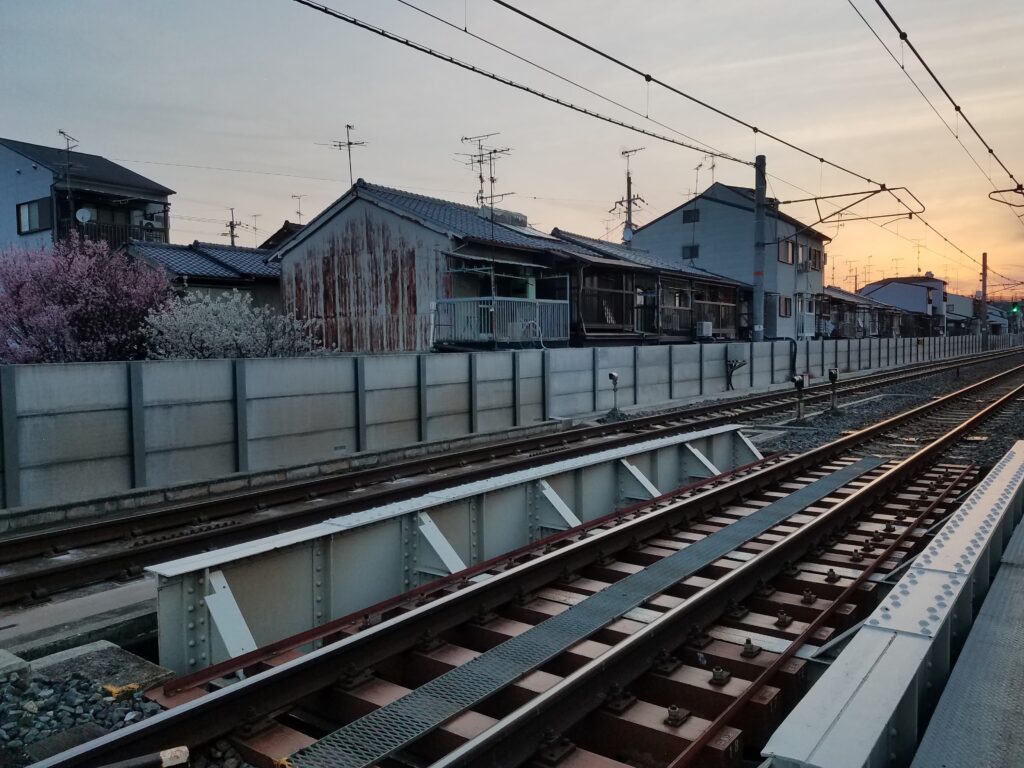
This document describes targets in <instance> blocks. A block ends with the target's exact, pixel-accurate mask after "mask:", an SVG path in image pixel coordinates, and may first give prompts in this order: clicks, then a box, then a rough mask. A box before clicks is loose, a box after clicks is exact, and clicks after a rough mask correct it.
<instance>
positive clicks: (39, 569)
mask: <svg viewBox="0 0 1024 768" xmlns="http://www.w3.org/2000/svg"><path fill="white" fill-rule="evenodd" d="M1021 354H1022V353H1021V352H1020V351H1013V352H1009V353H1007V352H999V353H988V354H983V355H975V356H971V357H970V358H962V359H956V360H951V361H943V362H939V363H929V364H924V365H920V366H914V367H912V368H908V369H901V370H899V371H886V372H883V373H879V374H875V375H869V376H864V377H859V378H857V379H856V380H852V381H846V382H841V383H840V384H839V385H838V393H839V396H840V399H841V400H850V399H852V398H855V397H857V396H858V395H861V394H862V393H864V392H867V391H871V390H873V389H878V388H882V387H885V386H891V385H893V384H898V383H903V382H907V381H913V380H915V379H919V378H922V377H925V376H931V375H934V374H936V373H942V372H944V371H949V370H952V369H958V368H961V367H965V366H971V365H977V364H981V363H986V362H991V361H995V360H1001V359H1008V358H1012V357H1015V356H1020V355H1021ZM830 397H831V388H830V386H829V385H828V384H819V385H814V386H811V387H808V388H807V389H805V391H804V401H805V403H808V404H811V403H815V402H820V401H823V400H827V399H829V398H830ZM795 399H796V396H795V394H793V393H791V392H785V393H780V392H773V393H766V394H758V395H750V396H747V397H741V398H735V399H732V400H728V401H724V402H723V401H720V402H715V403H710V404H703V405H699V406H688V407H683V408H679V409H676V410H673V411H668V412H664V413H659V414H657V415H653V416H641V417H637V418H632V419H628V420H624V421H620V422H614V423H609V424H598V425H587V426H582V427H577V428H573V429H568V430H564V431H561V432H558V433H556V434H548V435H542V436H538V437H530V438H524V439H520V440H514V441H507V442H504V443H501V444H495V445H484V446H480V447H474V448H470V449H467V450H461V451H457V452H450V453H444V454H437V455H431V456H426V457H423V458H419V459H415V460H411V461H405V462H401V463H397V464H391V465H387V466H381V467H372V468H368V469H361V470H356V471H352V472H347V473H345V474H343V475H337V476H331V477H326V478H315V479H309V480H302V481H298V482H294V483H289V484H286V485H281V486H274V487H269V488H261V489H256V490H247V491H244V492H239V493H234V494H228V495H223V496H218V497H214V498H208V499H201V500H193V501H187V502H181V503H176V504H173V505H163V506H159V507H154V508H151V509H145V510H136V511H135V512H133V513H131V514H124V515H117V516H108V517H103V518H101V519H95V520H85V521H80V522H78V523H76V524H65V525H59V526H52V527H46V528H40V529H36V530H31V531H26V532H25V533H20V534H14V535H11V536H8V537H6V538H5V539H4V540H2V541H0V605H9V604H12V603H16V602H19V601H26V600H27V601H33V600H42V599H45V598H47V597H49V596H50V595H52V594H54V593H56V592H59V591H62V590H66V589H71V588H75V587H79V586H83V585H86V584H89V583H93V582H97V581H103V580H107V579H127V578H132V577H135V576H138V575H140V574H141V573H142V569H143V568H144V567H145V566H147V565H152V564H154V563H158V562H163V561H167V560H171V559H175V558H178V557H184V556H187V555H192V554H196V553H197V552H202V551H206V550H210V549H214V548H219V547H224V546H229V545H231V544H237V543H240V542H243V541H247V540H252V539H255V538H259V537H262V536H268V535H273V534H276V533H280V532H282V531H286V530H291V529H294V528H298V527H300V526H303V525H309V524H311V523H315V522H319V521H321V520H324V519H327V518H330V517H337V516H339V515H342V514H348V513H351V512H356V511H359V510H362V509H366V508H369V507H372V506H376V505H380V504H384V503H389V502H393V501H399V500H402V499H406V498H412V497H415V496H419V495H422V494H424V493H428V492H430V491H432V490H436V489H438V488H442V487H447V486H451V485H454V484H458V483H465V482H470V481H473V480H478V479H482V478H486V477H489V476H492V475H493V474H495V473H496V472H508V471H514V470H515V469H519V468H524V467H528V466H531V465H533V464H534V463H535V462H536V460H537V459H538V458H539V457H544V458H545V460H548V459H564V458H570V457H573V456H578V455H582V454H585V453H588V452H590V451H593V450H594V449H595V447H596V446H598V445H599V446H601V447H602V448H611V447H615V446H619V445H629V444H631V443H634V442H637V441H640V440H645V439H649V438H650V437H651V434H652V433H655V432H656V433H657V434H659V435H668V434H673V433H681V432H687V431H692V430H694V429H700V428H706V427H712V426H717V425H721V424H727V423H737V422H741V423H757V422H758V421H759V420H765V419H771V418H774V417H777V416H778V414H780V413H785V412H791V411H792V409H793V408H794V403H795Z"/></svg>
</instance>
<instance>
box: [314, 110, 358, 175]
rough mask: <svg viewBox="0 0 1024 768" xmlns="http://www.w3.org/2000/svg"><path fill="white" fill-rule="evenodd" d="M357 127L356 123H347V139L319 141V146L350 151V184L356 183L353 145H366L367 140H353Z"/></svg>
mask: <svg viewBox="0 0 1024 768" xmlns="http://www.w3.org/2000/svg"><path fill="white" fill-rule="evenodd" d="M355 129H356V127H355V126H354V125H351V124H348V123H346V124H345V140H344V141H341V140H340V139H335V140H334V141H328V142H317V146H319V147H332V148H333V149H344V150H345V151H347V152H348V184H349V186H352V185H353V184H355V179H354V177H353V175H352V147H365V146H366V142H365V141H352V131H354V130H355Z"/></svg>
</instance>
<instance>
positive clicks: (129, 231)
mask: <svg viewBox="0 0 1024 768" xmlns="http://www.w3.org/2000/svg"><path fill="white" fill-rule="evenodd" d="M72 230H76V231H77V232H78V234H79V235H81V236H82V237H84V238H85V239H87V240H104V241H106V243H107V245H109V246H110V247H111V248H119V247H120V246H122V245H124V244H125V243H127V242H128V240H129V239H132V240H144V241H145V242H149V243H166V242H167V230H165V229H161V228H159V227H146V226H133V225H131V224H100V223H99V222H96V221H89V222H86V223H85V224H82V223H80V222H77V221H74V220H73V219H61V220H60V223H59V224H58V226H57V236H58V237H59V238H65V237H67V236H68V233H69V232H71V231H72Z"/></svg>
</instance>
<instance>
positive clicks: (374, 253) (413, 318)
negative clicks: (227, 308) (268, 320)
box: [282, 209, 449, 352]
mask: <svg viewBox="0 0 1024 768" xmlns="http://www.w3.org/2000/svg"><path fill="white" fill-rule="evenodd" d="M338 219H339V220H338V221H335V222H330V223H328V224H326V225H325V227H324V230H323V231H322V234H321V233H317V236H314V237H310V238H309V239H308V240H307V241H306V242H304V243H302V244H300V245H299V246H297V247H296V249H295V250H293V251H291V252H290V253H288V254H286V255H285V258H284V263H283V264H282V289H283V292H284V297H285V306H286V307H287V308H288V309H289V310H290V311H293V312H295V313H296V315H298V316H299V317H301V318H303V319H309V320H313V321H314V323H315V324H316V325H317V327H318V329H319V331H320V333H322V335H323V340H324V344H325V345H326V346H327V347H328V348H331V349H339V350H342V351H356V352H401V351H415V350H427V349H429V348H430V325H431V322H432V316H431V310H430V303H431V302H432V301H434V300H436V299H438V298H443V297H444V296H445V295H447V291H448V288H447V286H448V283H449V280H448V278H447V275H446V274H445V270H444V264H443V257H442V256H441V254H440V250H439V246H438V245H437V242H436V241H437V238H436V237H434V238H433V240H434V242H431V241H430V236H429V235H424V234H423V233H424V232H425V230H423V228H421V227H419V226H418V225H416V224H414V223H412V222H409V221H407V220H403V219H399V218H398V217H395V216H392V215H390V214H385V215H380V214H377V213H375V212H374V211H373V210H372V209H366V210H363V211H357V212H351V213H347V214H346V213H345V212H343V213H342V214H340V215H339V217H338Z"/></svg>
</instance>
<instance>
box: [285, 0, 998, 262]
mask: <svg viewBox="0 0 1024 768" xmlns="http://www.w3.org/2000/svg"><path fill="white" fill-rule="evenodd" d="M877 1H878V0H876V2H877ZM296 2H304V0H296ZM492 2H494V3H496V4H497V5H500V6H501V7H503V8H506V9H507V10H509V11H511V12H513V13H515V14H517V15H519V16H522V17H523V18H525V19H528V20H529V21H531V22H533V23H534V24H537V25H539V26H541V27H543V28H544V29H547V30H548V31H550V32H552V33H554V34H555V35H558V36H559V37H562V38H564V39H566V40H569V41H570V42H572V43H574V44H575V45H578V46H580V47H581V48H584V49H586V50H588V51H590V52H591V53H593V54H595V55H597V56H600V57H601V58H603V59H606V60H607V61H610V62H612V63H614V64H616V65H618V66H619V67H622V68H623V69H626V70H628V71H630V72H632V73H634V74H636V75H639V76H640V77H642V78H644V80H645V81H646V82H648V83H655V84H656V85H659V86H661V87H662V88H665V89H666V90H668V91H670V92H672V93H674V94H676V95H677V96H681V97H682V98H684V99H687V100H688V101H690V102H692V103H694V104H697V105H699V106H701V107H704V108H705V109H708V110H710V111H712V112H714V113H715V114H717V115H719V116H721V117H724V118H725V119H727V120H730V121H732V122H733V123H736V124H737V125H741V126H743V127H745V128H748V129H750V130H751V131H753V132H754V134H755V136H756V135H761V136H764V137H766V138H768V139H770V140H772V141H774V142H776V143H778V144H781V145H782V146H784V147H787V148H789V149H792V150H794V151H795V152H798V153H800V154H802V155H805V156H806V157H811V158H814V159H816V160H818V161H819V162H820V163H822V164H824V165H828V166H829V167H831V168H834V169H836V170H838V171H841V172H843V173H846V174H849V175H851V176H854V177H856V178H858V179H861V180H862V181H866V182H868V183H869V184H876V185H878V186H880V187H882V188H883V189H884V188H887V185H886V184H884V183H883V182H879V181H875V180H874V179H872V178H870V177H868V176H866V175H864V174H862V173H859V172H857V171H854V170H852V169H851V168H847V167H846V166H844V165H841V164H839V163H837V162H835V161H832V160H829V159H827V158H825V157H823V156H821V155H819V154H817V153H815V152H811V151H810V150H808V149H805V148H804V147H801V146H799V145H797V144H794V143H793V142H791V141H788V140H786V139H784V138H782V137H780V136H778V135H776V134H773V133H771V132H769V131H765V130H762V129H760V128H758V127H757V126H756V125H754V124H753V123H750V122H747V121H746V120H743V119H742V118H740V117H737V116H736V115H733V114H731V113H729V112H727V111H726V110H724V109H721V108H719V107H716V106H714V105H712V104H710V103H708V102H706V101H704V100H703V99H700V98H698V97H696V96H694V95H692V94H689V93H687V92H685V91H683V90H680V89H679V88H676V87H675V86H673V85H671V84H670V83H667V82H665V81H664V80H661V79H659V78H658V77H655V76H654V75H652V74H650V73H649V72H644V71H643V70H641V69H639V68H637V67H635V66H633V65H632V64H628V63H627V62H625V61H623V60H621V59H619V58H617V57H615V56H613V55H611V54H610V53H608V52H606V51H603V50H601V49H600V48H597V47H596V46H593V45H590V44H589V43H587V42H584V41H583V40H581V39H579V38H578V37H575V36H574V35H571V34H570V33H568V32H566V31H564V30H562V29H559V28H558V27H556V26H554V25H552V24H549V23H548V22H546V21H544V20H542V19H539V18H537V17H536V16H534V15H532V14H530V13H527V12H526V11H524V10H522V9H521V8H517V7H516V6H515V5H513V4H511V3H509V2H506V0H492ZM879 4H880V5H881V3H879ZM926 68H927V67H926ZM929 73H930V70H929ZM943 90H944V91H945V89H943ZM957 109H958V111H959V107H958V108H957ZM960 114H961V115H962V114H963V113H962V112H960ZM972 128H973V126H972ZM982 143H983V144H985V147H986V149H989V150H990V152H991V153H992V154H993V156H994V157H995V153H994V152H992V150H991V148H990V147H989V146H988V144H986V143H985V142H984V140H982ZM996 159H997V160H998V158H996ZM1000 165H1002V163H1001V162H1000ZM1004 169H1005V167H1004ZM1007 172H1008V173H1009V171H1007ZM1011 178H1013V176H1012V174H1011ZM1014 182H1015V183H1016V179H1014ZM890 194H893V193H891V192H890ZM893 197H895V198H896V200H897V201H898V202H899V203H900V204H901V205H903V206H904V207H906V208H907V209H908V210H910V208H909V206H907V205H906V204H905V203H904V202H903V201H902V200H901V199H900V198H899V196H898V195H895V194H893ZM914 216H915V218H917V219H918V220H919V221H920V222H921V223H922V224H923V225H924V226H925V227H927V228H928V229H929V230H931V231H932V232H933V233H934V234H935V235H936V236H937V237H939V238H940V239H941V240H942V241H943V242H944V243H946V244H947V245H949V247H950V248H953V249H954V250H956V251H958V252H960V253H962V254H963V255H964V256H966V257H967V258H968V259H970V260H971V261H973V262H974V263H975V264H978V265H979V266H980V265H981V261H979V260H978V259H977V258H975V257H974V256H972V255H971V254H969V253H968V252H967V251H965V250H964V249H963V248H961V247H960V246H958V245H957V244H956V243H954V242H953V241H952V240H950V239H949V238H948V237H946V235H944V234H942V232H940V231H939V230H938V229H937V228H936V227H934V226H933V225H932V224H930V223H929V222H928V221H927V220H926V219H924V218H923V217H922V216H920V215H919V214H915V215H914ZM989 271H992V272H994V270H991V269H990V270H989ZM996 274H998V273H996ZM1000 276H1001V277H1005V275H1000Z"/></svg>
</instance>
